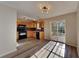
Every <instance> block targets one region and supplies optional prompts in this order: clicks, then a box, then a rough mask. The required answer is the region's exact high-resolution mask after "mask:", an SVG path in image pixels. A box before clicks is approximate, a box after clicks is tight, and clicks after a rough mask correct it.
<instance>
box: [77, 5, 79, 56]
mask: <svg viewBox="0 0 79 59" xmlns="http://www.w3.org/2000/svg"><path fill="white" fill-rule="evenodd" d="M77 51H78V56H79V4H78V9H77Z"/></svg>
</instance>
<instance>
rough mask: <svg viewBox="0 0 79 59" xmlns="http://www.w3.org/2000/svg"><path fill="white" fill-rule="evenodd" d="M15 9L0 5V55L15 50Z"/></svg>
mask: <svg viewBox="0 0 79 59" xmlns="http://www.w3.org/2000/svg"><path fill="white" fill-rule="evenodd" d="M16 19H17V14H16V10H14V9H13V8H9V7H7V6H3V5H0V57H1V56H3V55H6V54H8V53H11V52H13V51H15V50H16V45H17V43H16Z"/></svg>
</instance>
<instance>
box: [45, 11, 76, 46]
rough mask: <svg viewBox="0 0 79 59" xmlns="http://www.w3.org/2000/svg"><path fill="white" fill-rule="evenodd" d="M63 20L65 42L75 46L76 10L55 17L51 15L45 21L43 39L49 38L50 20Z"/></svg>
mask: <svg viewBox="0 0 79 59" xmlns="http://www.w3.org/2000/svg"><path fill="white" fill-rule="evenodd" d="M55 20H56V21H59V20H65V23H66V43H67V44H68V45H71V46H77V43H76V42H77V34H76V33H77V32H76V12H74V13H69V14H65V15H60V16H57V17H51V18H49V19H47V20H46V21H45V30H44V31H45V39H49V40H50V22H53V21H55Z"/></svg>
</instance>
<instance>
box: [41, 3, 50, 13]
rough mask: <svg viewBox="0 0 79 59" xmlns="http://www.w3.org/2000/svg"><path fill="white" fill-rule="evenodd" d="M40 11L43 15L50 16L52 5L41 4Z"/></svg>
mask: <svg viewBox="0 0 79 59" xmlns="http://www.w3.org/2000/svg"><path fill="white" fill-rule="evenodd" d="M40 10H41V11H42V13H43V14H48V12H49V10H50V5H49V4H48V3H44V4H40Z"/></svg>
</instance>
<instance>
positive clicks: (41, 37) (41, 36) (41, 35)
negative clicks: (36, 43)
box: [40, 31, 44, 40]
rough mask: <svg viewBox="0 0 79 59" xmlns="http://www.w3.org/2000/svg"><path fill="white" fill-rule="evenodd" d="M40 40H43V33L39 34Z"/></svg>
mask: <svg viewBox="0 0 79 59" xmlns="http://www.w3.org/2000/svg"><path fill="white" fill-rule="evenodd" d="M40 40H44V32H43V31H41V32H40Z"/></svg>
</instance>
